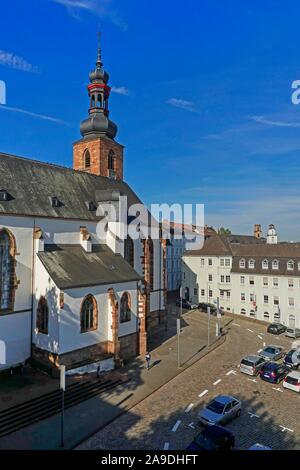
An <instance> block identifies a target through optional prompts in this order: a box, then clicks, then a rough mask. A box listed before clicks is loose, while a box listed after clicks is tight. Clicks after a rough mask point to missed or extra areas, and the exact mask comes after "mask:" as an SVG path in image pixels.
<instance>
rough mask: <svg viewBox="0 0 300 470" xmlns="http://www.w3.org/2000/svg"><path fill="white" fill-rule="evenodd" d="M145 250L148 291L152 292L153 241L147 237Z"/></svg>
mask: <svg viewBox="0 0 300 470" xmlns="http://www.w3.org/2000/svg"><path fill="white" fill-rule="evenodd" d="M147 248H148V276H147V281H148V283H149V287H150V291H152V290H153V287H154V248H153V241H152V240H151V238H150V237H149V238H148V240H147Z"/></svg>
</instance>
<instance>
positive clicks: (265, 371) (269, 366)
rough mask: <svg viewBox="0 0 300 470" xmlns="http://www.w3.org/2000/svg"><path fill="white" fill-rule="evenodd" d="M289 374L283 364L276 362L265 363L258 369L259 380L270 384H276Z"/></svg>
mask: <svg viewBox="0 0 300 470" xmlns="http://www.w3.org/2000/svg"><path fill="white" fill-rule="evenodd" d="M288 372H289V369H288V368H287V367H286V365H284V364H277V363H276V362H267V363H266V364H265V365H264V366H262V368H261V369H260V372H259V373H260V378H261V379H263V380H265V381H266V382H271V383H272V384H278V383H279V382H280V381H281V380H283V379H284V377H285V376H286V375H287V373H288Z"/></svg>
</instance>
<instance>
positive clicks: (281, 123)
mask: <svg viewBox="0 0 300 470" xmlns="http://www.w3.org/2000/svg"><path fill="white" fill-rule="evenodd" d="M249 119H251V121H255V122H259V123H260V124H267V125H268V126H276V127H298V128H299V127H300V122H287V121H272V120H271V119H266V118H265V117H264V116H249Z"/></svg>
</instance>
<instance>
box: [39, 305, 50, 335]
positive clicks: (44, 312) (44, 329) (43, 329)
mask: <svg viewBox="0 0 300 470" xmlns="http://www.w3.org/2000/svg"><path fill="white" fill-rule="evenodd" d="M48 322H49V308H48V302H47V300H46V298H45V297H43V296H41V298H40V300H39V304H38V308H37V312H36V327H37V329H38V332H39V333H44V334H45V335H47V334H48Z"/></svg>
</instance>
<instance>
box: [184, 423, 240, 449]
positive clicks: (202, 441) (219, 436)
mask: <svg viewBox="0 0 300 470" xmlns="http://www.w3.org/2000/svg"><path fill="white" fill-rule="evenodd" d="M234 441H235V439H234V434H233V433H232V432H231V431H229V430H228V429H225V428H223V427H222V426H217V425H215V424H214V425H212V426H208V427H207V428H205V429H204V430H203V431H202V432H200V434H198V435H197V436H196V437H195V439H194V440H193V442H192V443H191V444H190V445H189V446H188V447H187V448H186V450H196V451H198V450H232V449H233V448H234Z"/></svg>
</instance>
